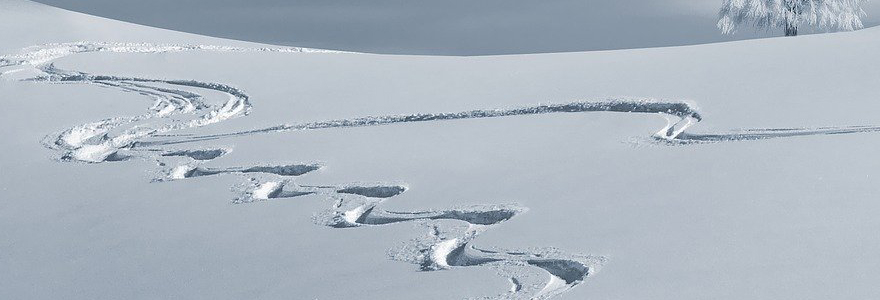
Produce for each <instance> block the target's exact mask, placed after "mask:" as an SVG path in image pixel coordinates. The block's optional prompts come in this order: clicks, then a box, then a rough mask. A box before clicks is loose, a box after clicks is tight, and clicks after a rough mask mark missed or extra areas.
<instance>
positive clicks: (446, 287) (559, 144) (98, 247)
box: [0, 0, 880, 299]
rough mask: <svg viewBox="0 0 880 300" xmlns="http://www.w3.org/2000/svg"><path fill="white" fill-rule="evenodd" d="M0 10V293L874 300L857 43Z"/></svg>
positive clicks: (871, 114) (871, 209)
mask: <svg viewBox="0 0 880 300" xmlns="http://www.w3.org/2000/svg"><path fill="white" fill-rule="evenodd" d="M0 6H2V7H11V9H9V10H2V11H0V15H2V18H0V25H2V26H0V40H3V41H4V44H3V46H2V47H0V50H3V51H5V52H3V53H5V54H0V55H6V56H4V58H5V59H6V60H5V61H6V62H21V61H26V62H27V63H15V64H9V65H7V66H5V67H2V68H0V72H4V73H3V74H4V75H2V76H3V77H2V80H0V94H2V95H3V105H4V109H3V110H0V139H2V141H3V142H2V143H0V152H2V153H5V154H6V155H4V157H3V158H2V159H0V200H2V201H0V228H4V229H5V230H2V231H0V266H2V269H3V270H4V272H0V298H2V299H21V298H27V299H57V298H59V297H61V298H65V299H156V298H184V299H193V298H202V299H205V298H210V299H233V298H235V299H240V298H248V299H251V298H262V299H289V298H291V297H292V298H304V299H312V298H319V299H337V298H352V297H359V298H371V299H413V298H424V299H450V298H452V299H461V298H472V297H490V298H491V297H494V298H505V297H510V298H530V297H535V296H540V294H539V293H540V291H541V290H542V289H545V288H546V289H547V291H553V292H552V293H556V292H557V291H558V292H560V293H561V295H559V296H557V297H556V298H564V299H605V298H614V299H645V298H652V299H707V298H711V299H743V298H749V299H751V298H759V299H820V298H821V299H825V298H834V299H873V298H877V297H878V296H880V294H878V291H877V289H876V288H875V286H876V282H877V281H878V280H880V277H878V275H877V273H876V272H874V270H876V269H877V268H878V267H880V258H877V257H876V256H875V255H873V253H877V252H878V251H880V239H878V238H877V237H876V234H874V232H875V231H876V228H877V226H878V225H880V221H878V219H877V218H876V213H877V211H878V209H880V206H878V204H877V203H876V195H877V192H878V189H877V187H878V185H877V184H876V178H880V173H878V172H880V162H878V161H877V160H875V159H872V158H873V157H874V156H875V152H876V148H877V145H878V143H880V135H877V134H875V133H874V132H876V131H880V129H878V127H877V126H878V124H877V122H876V116H877V111H880V102H877V101H876V99H875V98H876V95H877V94H880V85H878V84H877V83H878V78H880V70H878V69H877V68H870V67H866V66H871V65H872V64H875V63H877V58H876V55H875V53H877V51H878V50H880V39H878V35H880V31H878V30H877V28H869V29H865V30H860V31H856V32H851V33H840V34H827V35H812V36H803V37H797V38H786V39H766V40H754V41H745V42H736V43H724V44H709V45H700V46H689V47H675V48H657V49H641V50H622V51H603V52H582V53H566V54H541V55H509V56H485V57H433V56H394V55H374V54H357V53H335V52H321V51H288V50H284V49H288V48H283V47H282V48H278V47H274V46H269V45H259V44H251V43H242V42H236V41H229V40H222V39H213V38H208V37H200V36H195V35H189V34H183V33H177V32H171V31H167V30H160V29H154V28H148V27H143V26H137V25H132V24H126V23H121V22H116V21H110V20H106V19H100V18H94V17H89V16H85V15H82V14H76V13H71V12H66V11H63V10H57V9H52V8H48V7H45V6H42V5H37V4H33V3H30V2H24V1H17V0H15V1H13V0H0ZM14 26H25V28H32V29H33V30H29V31H20V30H11V29H9V28H12V27H14ZM91 29H94V30H91ZM34 45H39V46H37V47H36V48H28V47H31V46H34ZM59 47H60V48H59ZM101 47H105V48H107V49H116V50H108V51H78V50H75V51H73V50H70V49H97V48H101ZM162 47H178V48H173V49H175V50H174V51H166V50H167V49H169V48H162ZM230 47H234V49H239V50H241V51H238V50H236V51H227V50H229V49H230ZM20 49H31V50H33V49H38V50H36V52H33V51H31V52H29V51H28V50H20ZM841 49H845V50H846V51H845V53H846V55H841V53H843V52H841V51H842V50H841ZM44 50H45V51H44ZM28 53H41V54H40V55H31V54H28ZM46 53H50V54H51V55H44V54H46ZM59 53H61V54H64V55H63V56H59V55H60V54H59ZM47 57H51V59H47ZM20 69H22V70H25V71H20V72H13V73H9V72H10V71H15V70H20ZM792 74H797V76H795V77H792ZM9 75H14V76H9ZM27 78H35V79H36V80H30V81H20V79H27ZM791 78H797V80H793V81H792V79H791ZM156 97H158V99H164V100H162V101H165V102H163V103H166V104H164V105H174V106H175V107H176V110H175V111H173V112H170V113H167V114H165V113H161V112H163V110H162V109H161V108H160V107H164V106H162V105H159V106H155V105H154V104H155V101H156V99H157V98H156ZM183 103H188V104H189V105H191V107H192V109H191V110H187V109H183V108H184V107H186V106H188V105H182V104H183ZM151 106H153V108H150V107H151ZM697 107H699V109H697ZM220 116H222V117H220ZM204 120H217V121H216V122H205V123H202V122H203V121H204ZM83 124H85V125H83ZM658 130H659V131H658ZM655 133H656V134H655ZM41 139H42V140H41ZM41 141H42V143H41ZM232 149H234V151H230V150H232ZM78 161H84V162H91V163H77V162H78ZM156 174H159V175H156ZM169 178H170V179H174V180H162V179H169ZM365 182H366V184H365ZM388 182H395V183H394V184H389V183H388ZM279 188H281V189H280V190H279ZM231 190H232V191H231ZM237 193H238V194H237ZM248 193H249V194H248ZM242 195H244V196H242ZM236 196H241V197H245V196H249V197H251V198H253V199H259V200H265V201H248V200H253V199H239V198H236ZM356 208H357V209H361V211H357V218H355V217H354V215H355V214H350V215H348V214H345V212H349V211H352V210H353V209H356ZM526 208H528V209H526ZM367 210H369V213H368V212H367ZM365 214H366V215H367V216H368V217H370V218H372V219H369V218H368V219H369V220H364V221H363V222H366V224H369V225H370V226H354V225H358V224H357V222H361V221H362V220H360V219H361V217H362V216H364V215H365ZM338 217H341V221H340V220H337V219H334V218H338ZM343 223H347V224H343ZM475 224H479V225H475ZM473 228H479V230H475V229H473ZM6 229H8V230H6ZM389 256H391V258H392V259H388V258H389ZM542 259H544V260H550V261H551V262H552V263H547V265H549V266H543V267H541V266H540V265H541V262H546V261H543V260H542ZM431 264H434V265H436V266H437V267H440V268H436V269H439V270H433V271H432V270H431V268H430V266H431ZM817 266H818V267H817ZM600 267H601V270H599V269H600ZM423 268H424V269H426V271H430V272H419V270H421V269H423ZM817 268H818V269H821V272H817V271H816V270H817ZM551 272H553V273H551ZM501 273H503V274H504V275H503V276H497V275H498V274H501ZM548 273H550V274H561V275H558V276H557V275H550V274H548ZM560 281H562V282H560ZM511 282H518V283H519V285H520V286H521V288H519V289H518V290H515V291H509V289H510V284H511ZM35 285H39V287H40V288H38V289H35V288H34V286H35Z"/></svg>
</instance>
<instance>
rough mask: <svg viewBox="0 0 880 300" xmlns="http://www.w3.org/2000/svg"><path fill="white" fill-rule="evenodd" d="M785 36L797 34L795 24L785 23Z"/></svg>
mask: <svg viewBox="0 0 880 300" xmlns="http://www.w3.org/2000/svg"><path fill="white" fill-rule="evenodd" d="M785 36H797V25H792V24H785Z"/></svg>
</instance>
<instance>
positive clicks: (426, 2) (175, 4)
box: [37, 0, 880, 55]
mask: <svg viewBox="0 0 880 300" xmlns="http://www.w3.org/2000/svg"><path fill="white" fill-rule="evenodd" d="M37 2H42V3H46V4H50V5H53V6H58V7H62V8H66V9H70V10H74V11H79V12H84V13H88V14H94V15H98V16H103V17H108V18H113V19H119V20H124V21H129V22H134V23H139V24H145V25H150V26H155V27H162V28H168V29H174V30H180V31H186V32H193V33H199V34H205V35H211V36H218V37H226V38H233V39H239V40H248V41H256V42H265V43H271V44H283V45H296V46H305V47H317V48H330V49H342V50H352V51H366V52H379V53H408V54H445V55H475V54H507V53H535V52H559V51H583V50H604V49H622V48H642V47H656V46H669V45H684V44H696V43H707V42H717V41H725V40H733V39H743V38H753V37H761V36H776V35H780V34H781V33H780V32H765V31H756V30H754V29H750V28H743V29H741V30H740V32H739V33H737V34H736V35H734V36H722V35H721V34H720V33H719V32H718V30H717V29H716V28H715V21H716V14H717V9H718V7H719V6H720V3H721V0H309V1H306V0H149V1H144V0H38V1H37ZM877 2H880V1H873V2H871V3H870V4H869V5H868V8H867V11H868V15H869V16H868V18H867V19H866V21H867V22H866V23H867V24H869V25H873V24H876V23H877V22H876V20H880V18H878V17H880V3H877ZM874 12H876V13H874Z"/></svg>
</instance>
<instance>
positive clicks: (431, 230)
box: [0, 42, 880, 299]
mask: <svg viewBox="0 0 880 300" xmlns="http://www.w3.org/2000/svg"><path fill="white" fill-rule="evenodd" d="M181 51H219V52H246V51H255V52H336V51H326V50H317V49H307V48H294V47H286V48H285V47H279V48H240V47H223V46H208V45H156V44H145V43H138V44H131V43H129V44H120V43H100V42H99V43H95V42H77V43H63V44H47V45H42V46H35V47H29V48H26V49H24V50H23V51H22V52H21V54H17V55H7V56H0V78H3V77H6V78H7V79H17V80H27V81H39V82H47V83H59V84H64V83H66V84H93V85H98V86H103V87H108V88H114V89H118V90H120V91H123V92H133V93H139V94H142V95H144V96H147V97H150V98H151V99H152V100H153V105H152V106H151V107H150V109H149V110H148V112H147V113H144V114H142V115H137V116H128V117H114V118H108V119H104V120H99V121H96V122H90V123H86V124H82V125H77V126H74V127H71V128H68V129H65V130H62V131H59V132H57V133H53V134H50V135H47V136H46V137H45V138H44V140H43V143H44V144H45V145H46V147H48V148H50V149H54V150H56V151H58V152H59V157H60V159H61V160H65V161H78V162H89V163H100V162H107V161H120V160H127V159H131V158H134V157H139V158H146V159H154V160H156V161H157V162H159V165H160V166H163V167H165V166H166V164H165V163H164V162H162V159H163V158H170V157H180V158H183V159H186V160H188V161H189V162H188V163H185V164H182V165H178V166H174V167H171V168H166V169H165V170H164V171H163V172H164V173H163V175H161V177H160V178H157V179H156V181H165V180H184V179H189V178H193V177H200V176H210V175H221V174H251V173H254V174H266V175H265V176H269V177H271V179H269V180H260V179H258V178H256V177H250V178H249V179H248V180H247V181H245V182H244V183H242V184H241V186H239V187H238V190H239V193H238V196H237V197H235V198H234V199H233V202H234V203H248V202H253V201H261V200H269V199H281V198H292V197H298V196H304V195H312V194H320V195H325V196H326V197H328V198H329V199H333V200H334V201H333V204H332V205H331V206H330V207H329V208H328V209H327V210H326V211H324V212H320V213H317V214H316V215H315V223H317V224H320V225H324V226H330V227H333V228H353V227H373V226H384V225H390V224H396V223H403V222H416V223H417V224H422V225H423V226H425V227H426V228H427V230H426V231H427V234H426V235H425V236H423V237H419V238H415V239H413V240H411V241H409V242H406V243H404V244H402V245H401V246H399V247H396V248H394V249H392V250H390V251H389V255H390V257H391V258H392V259H395V260H400V261H406V262H410V263H414V264H417V265H418V266H419V268H420V269H421V270H424V271H430V270H442V269H448V268H453V267H469V266H489V267H494V268H495V269H496V270H497V271H498V272H499V274H501V275H503V276H506V277H508V279H509V280H510V283H511V289H510V291H508V292H506V293H503V294H499V295H497V296H494V297H493V298H497V299H547V298H552V297H554V296H556V295H559V294H562V293H564V292H566V291H567V290H569V289H571V288H573V287H575V286H576V285H578V284H580V283H582V282H583V281H584V280H586V279H587V278H588V277H590V276H591V275H593V274H595V273H596V272H597V271H598V270H599V269H600V268H601V266H602V265H603V264H604V262H605V258H603V257H599V256H589V255H578V254H566V253H564V252H562V251H560V250H558V249H555V248H549V247H548V248H541V249H530V250H526V251H509V250H500V249H481V248H477V247H475V246H473V245H472V241H473V240H474V239H475V238H476V237H477V236H478V235H479V234H480V233H482V232H484V231H486V230H489V229H491V228H493V227H494V226H498V225H500V224H501V223H504V222H506V221H508V220H510V219H512V218H514V217H516V216H517V215H519V214H521V213H524V212H526V211H527V208H525V207H521V206H519V205H516V204H505V205H491V206H489V205H482V206H481V205H475V206H470V207H458V208H449V209H437V210H425V211H415V212H396V211H388V210H384V209H382V206H381V204H382V203H383V202H384V201H386V200H387V199H390V198H392V197H394V196H397V195H399V194H401V193H404V192H405V191H406V190H407V189H408V188H407V187H406V186H405V185H398V184H367V185H339V186H336V185H325V186H301V185H297V184H296V183H295V182H294V181H293V180H292V177H295V176H304V175H307V174H308V173H309V172H312V171H315V170H318V169H320V168H321V166H322V165H321V164H319V163H305V164H302V163H300V164H287V165H257V166H246V167H229V168H209V167H202V166H199V165H198V164H199V162H201V161H210V160H213V159H215V158H218V157H221V156H223V155H225V154H226V153H228V152H229V151H231V149H226V148H220V149H168V148H163V147H167V146H168V145H172V144H184V143H190V142H197V141H203V140H211V139H220V138H224V137H232V136H243V135H251V134H261V133H271V132H284V131H296V130H316V129H330V128H342V127H361V126H379V125H390V124H396V123H411V122H431V121H443V120H457V119H473V118H496V117H512V116H520V115H534V114H548V113H579V112H625V113H657V114H661V115H663V116H664V117H666V118H667V120H668V122H667V125H666V126H665V127H663V128H662V129H661V130H659V131H658V132H657V133H656V134H654V135H653V137H654V138H656V139H657V140H660V141H665V142H668V143H673V144H686V143H693V142H723V141H736V140H756V139H769V138H781V137H794V136H807V135H831V134H847V133H861V132H874V131H880V126H849V127H833V128H816V129H808V128H795V129H763V130H746V131H742V132H734V133H723V134H692V133H686V132H684V131H685V129H687V128H688V127H690V126H691V125H693V124H695V123H697V122H699V121H701V120H702V117H701V116H700V114H699V113H698V112H697V111H695V110H694V109H693V108H692V107H691V106H690V105H688V104H686V103H683V102H657V101H653V100H650V99H611V100H607V101H598V102H585V101H579V102H571V103H564V104H552V105H536V106H530V107H521V108H513V109H492V110H472V111H463V112H454V113H434V114H424V113H421V114H412V115H390V116H368V117H361V118H352V119H339V120H329V121H322V122H313V123H301V124H283V125H278V126H273V127H268V128H263V129H258V130H249V131H241V132H234V133H228V134H221V135H205V136H177V135H173V134H168V133H170V132H173V131H175V130H179V129H184V128H193V127H201V126H206V125H210V124H213V123H217V122H222V121H224V120H228V119H231V118H237V117H241V116H246V115H247V114H248V112H249V111H250V109H251V108H252V106H251V103H250V99H249V97H248V95H247V93H245V92H244V91H242V90H240V89H238V88H235V87H232V86H229V85H226V84H222V83H211V82H203V81H197V80H165V79H152V78H137V77H122V76H109V75H92V74H86V73H82V72H76V71H65V70H61V69H58V68H56V67H55V66H54V65H52V61H54V60H56V59H58V58H61V57H65V56H68V55H72V54H77V53H87V52H116V53H161V52H181ZM22 74H24V75H22ZM202 90H212V91H216V92H221V93H223V94H226V95H227V96H228V99H206V97H204V96H202V94H200V93H199V92H200V91H202Z"/></svg>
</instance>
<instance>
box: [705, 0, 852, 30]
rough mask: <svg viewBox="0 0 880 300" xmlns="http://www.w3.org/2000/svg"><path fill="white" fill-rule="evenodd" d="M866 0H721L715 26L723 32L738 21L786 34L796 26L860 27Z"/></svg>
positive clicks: (795, 28) (737, 23) (738, 22)
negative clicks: (783, 31)
mask: <svg viewBox="0 0 880 300" xmlns="http://www.w3.org/2000/svg"><path fill="white" fill-rule="evenodd" d="M865 2H866V0H724V2H723V3H722V4H721V11H720V12H719V13H718V15H719V20H718V28H719V29H721V32H723V33H725V34H731V33H733V32H735V31H736V26H737V25H739V24H744V23H745V24H751V25H754V26H756V27H758V28H774V27H779V28H784V29H785V35H786V36H795V35H797V31H798V26H800V25H808V26H812V27H816V28H820V29H825V30H832V29H833V30H854V29H859V28H862V26H863V25H862V19H861V18H862V16H864V15H865V11H864V10H862V4H864V3H865Z"/></svg>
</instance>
